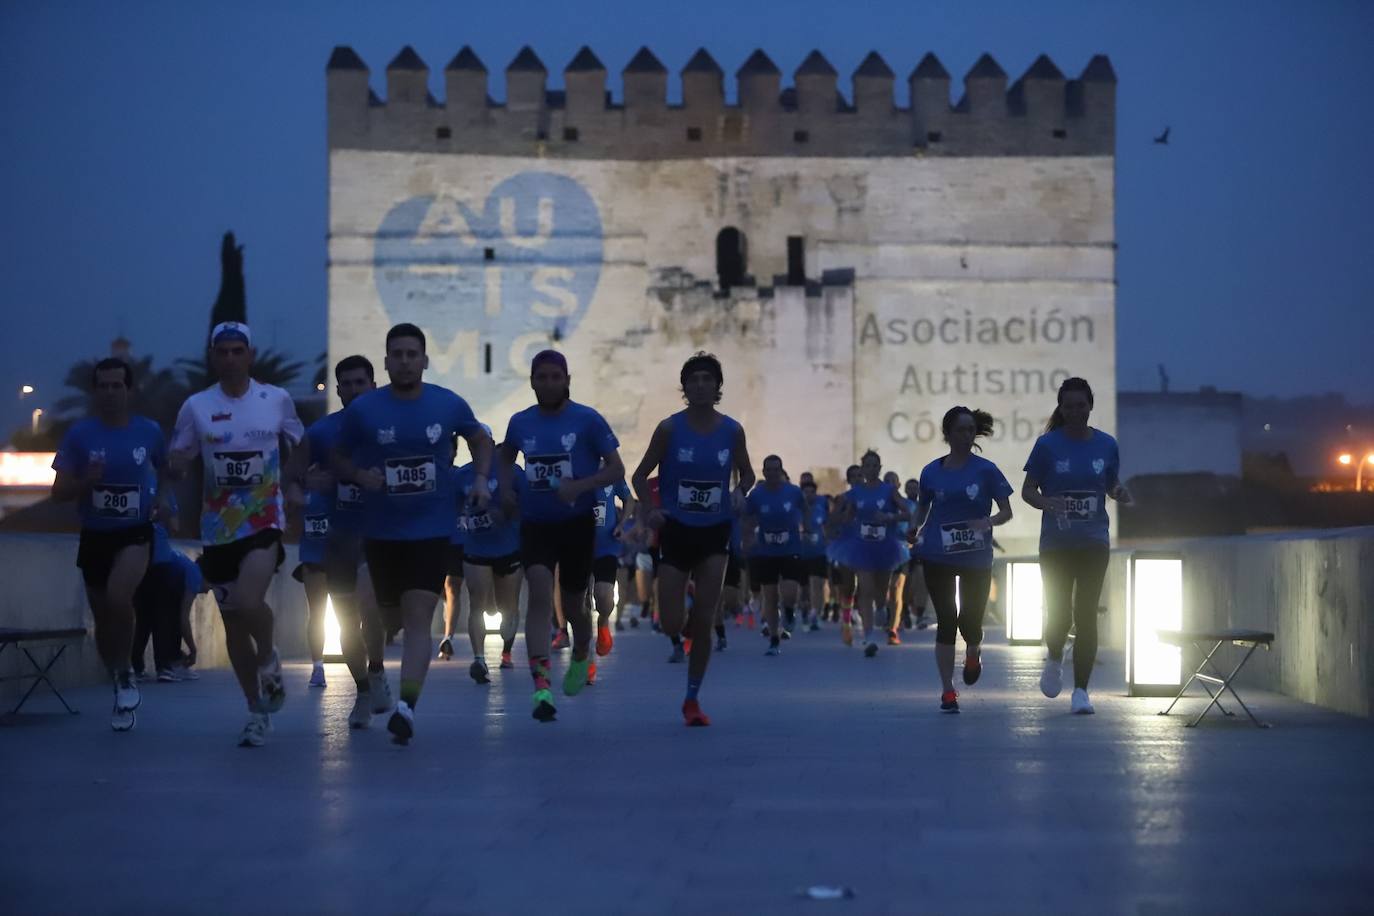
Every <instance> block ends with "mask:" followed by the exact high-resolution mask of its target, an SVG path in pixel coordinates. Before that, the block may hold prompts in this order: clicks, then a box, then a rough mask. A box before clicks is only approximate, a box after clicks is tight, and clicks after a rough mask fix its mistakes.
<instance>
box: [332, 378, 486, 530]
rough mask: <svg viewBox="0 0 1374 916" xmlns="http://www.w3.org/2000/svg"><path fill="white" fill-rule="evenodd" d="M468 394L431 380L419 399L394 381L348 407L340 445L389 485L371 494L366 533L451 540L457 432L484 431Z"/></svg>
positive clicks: (366, 505) (367, 498) (366, 508)
mask: <svg viewBox="0 0 1374 916" xmlns="http://www.w3.org/2000/svg"><path fill="white" fill-rule="evenodd" d="M481 429H482V427H481V426H480V425H479V424H478V423H477V418H476V417H474V416H473V415H472V408H470V407H468V403H467V401H465V400H463V399H462V398H460V397H459V396H458V395H456V394H454V393H453V392H452V391H449V390H448V389H447V388H441V387H439V386H438V385H430V384H425V385H424V389H423V391H422V392H421V393H420V396H419V397H418V398H415V399H413V400H407V399H404V398H398V397H396V395H395V394H393V393H392V391H391V386H390V385H388V386H386V387H384V388H378V389H376V390H375V391H369V392H367V393H366V394H362V395H359V396H358V398H357V399H356V400H354V401H353V403H351V404H349V405H348V407H347V408H346V409H345V410H344V417H343V426H342V428H341V429H340V431H339V445H340V447H341V448H344V449H346V450H347V451H348V453H349V455H350V456H351V457H352V459H353V463H354V464H355V465H356V466H357V467H358V468H360V469H362V468H377V469H379V470H381V471H382V472H383V474H384V475H385V477H386V483H385V484H384V486H383V487H382V488H381V489H380V490H378V491H376V492H366V493H365V494H364V497H363V499H364V515H365V519H364V523H363V524H364V532H365V534H366V535H367V537H369V538H373V539H377V540H387V541H418V540H425V539H430V538H444V539H446V540H447V539H448V538H449V537H450V536H451V535H452V534H453V528H454V525H455V520H454V519H455V512H456V509H455V499H456V497H455V495H454V487H453V484H454V480H453V472H452V471H451V470H450V468H452V466H453V455H454V437H455V436H469V435H472V434H474V433H477V432H479V431H481Z"/></svg>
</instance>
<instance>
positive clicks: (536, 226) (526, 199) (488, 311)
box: [373, 172, 604, 416]
mask: <svg viewBox="0 0 1374 916" xmlns="http://www.w3.org/2000/svg"><path fill="white" fill-rule="evenodd" d="M461 193H462V192H454V193H441V194H436V195H427V196H421V197H411V198H409V199H407V200H403V201H401V202H400V203H398V204H396V205H395V206H394V207H392V208H391V210H390V211H388V213H387V214H386V216H385V217H384V218H383V220H382V223H381V226H380V227H379V228H378V230H377V241H376V246H375V249H374V253H373V266H374V274H375V276H376V284H377V293H378V295H379V296H380V298H381V301H382V305H383V307H384V308H385V309H386V313H387V316H388V317H389V318H390V319H391V321H392V322H393V323H395V322H401V321H410V322H413V323H415V324H417V325H419V326H420V327H421V329H423V330H424V331H425V334H426V335H427V337H429V355H430V372H429V373H428V375H427V378H428V379H429V380H430V381H433V382H436V383H437V384H442V385H446V386H448V387H451V388H453V389H454V390H456V391H458V393H459V394H461V395H463V396H464V397H465V398H467V399H468V401H469V402H470V403H471V404H472V406H473V409H474V410H476V412H477V413H478V415H479V416H480V415H481V414H482V413H483V409H484V408H485V407H487V406H490V405H491V404H494V403H495V402H497V401H499V400H500V399H501V398H503V397H504V396H506V395H507V394H508V393H510V390H511V389H512V388H515V387H523V386H524V385H525V381H524V379H525V378H526V374H525V373H526V372H527V370H528V366H529V358H530V357H531V356H533V355H534V353H535V352H537V351H538V350H540V349H543V348H544V347H547V346H551V345H552V346H557V345H558V342H559V341H562V340H566V339H567V338H569V337H571V336H572V334H573V333H575V332H576V330H577V328H578V326H579V325H580V324H581V322H582V319H583V317H585V316H586V314H587V309H588V307H589V306H590V305H591V301H592V297H593V296H594V295H595V294H596V288H597V284H598V282H599V281H600V279H601V263H602V251H603V246H604V241H603V235H602V226H601V216H600V213H599V211H598V210H597V207H596V202H595V201H594V200H592V197H591V195H590V194H589V193H588V192H587V190H586V189H585V188H584V187H583V186H582V185H581V184H579V183H578V182H576V181H575V180H573V179H572V178H569V177H568V176H566V175H557V174H554V173H552V172H521V173H519V174H517V175H513V176H511V177H510V178H507V179H505V180H504V181H502V182H500V183H499V184H497V185H496V186H495V187H494V188H492V190H491V193H490V194H488V195H487V197H486V199H485V201H483V202H482V204H481V206H480V209H476V208H474V207H473V206H472V205H471V204H470V203H469V202H468V200H465V199H464V198H463V197H462V196H461ZM487 347H490V353H491V362H492V372H493V374H490V375H488V374H487V371H486V359H487V357H486V354H487V352H488V350H487ZM512 370H515V371H512Z"/></svg>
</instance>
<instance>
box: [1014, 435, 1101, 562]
mask: <svg viewBox="0 0 1374 916" xmlns="http://www.w3.org/2000/svg"><path fill="white" fill-rule="evenodd" d="M1025 470H1026V473H1027V474H1029V475H1030V476H1031V477H1032V478H1034V479H1035V480H1038V481H1039V482H1040V492H1041V493H1042V494H1044V495H1045V496H1063V497H1064V498H1065V499H1067V500H1068V504H1069V505H1068V512H1067V513H1066V514H1065V515H1064V516H1062V517H1061V516H1056V515H1055V513H1053V512H1042V513H1041V516H1040V549H1041V550H1045V549H1046V548H1049V549H1053V548H1055V547H1081V546H1083V545H1085V544H1108V543H1110V542H1111V535H1110V534H1109V532H1108V521H1107V493H1108V492H1109V491H1111V490H1113V489H1115V488H1116V485H1117V481H1118V476H1119V475H1120V473H1121V458H1120V455H1119V454H1118V452H1117V447H1116V440H1115V439H1113V438H1112V437H1111V436H1109V435H1107V434H1106V433H1104V432H1102V431H1100V430H1096V429H1094V430H1092V436H1091V437H1090V438H1088V439H1086V440H1081V441H1080V440H1078V439H1071V438H1069V436H1068V434H1067V433H1065V432H1064V430H1062V429H1056V430H1054V431H1052V432H1048V433H1045V434H1044V435H1043V436H1041V437H1040V438H1039V439H1037V440H1036V441H1035V447H1034V448H1032V449H1031V453H1030V457H1029V458H1027V459H1026V468H1025Z"/></svg>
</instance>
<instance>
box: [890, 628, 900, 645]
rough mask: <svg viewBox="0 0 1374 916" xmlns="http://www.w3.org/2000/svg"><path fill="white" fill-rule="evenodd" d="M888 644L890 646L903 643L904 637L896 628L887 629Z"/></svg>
mask: <svg viewBox="0 0 1374 916" xmlns="http://www.w3.org/2000/svg"><path fill="white" fill-rule="evenodd" d="M887 644H888V645H889V646H900V645H901V644H902V637H900V636H898V635H897V631H896V630H888V631H887Z"/></svg>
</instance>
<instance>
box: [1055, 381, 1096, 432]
mask: <svg viewBox="0 0 1374 916" xmlns="http://www.w3.org/2000/svg"><path fill="white" fill-rule="evenodd" d="M1069 391H1081V392H1083V394H1084V395H1086V396H1087V398H1088V407H1089V408H1091V407H1092V406H1093V388H1092V386H1091V385H1089V384H1088V380H1087V379H1082V378H1079V377H1078V376H1074V377H1073V378H1066V379H1064V381H1063V383H1061V384H1060V386H1059V393H1058V394H1057V395H1055V405H1054V413H1052V414H1050V421H1049V422H1048V423H1046V424H1045V432H1047V433H1052V432H1054V431H1055V430H1056V429H1059V428H1060V427H1061V426H1063V425H1064V411H1062V410H1060V409H1059V404H1060V403H1061V402H1062V401H1063V400H1064V394H1065V393H1066V392H1069Z"/></svg>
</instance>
